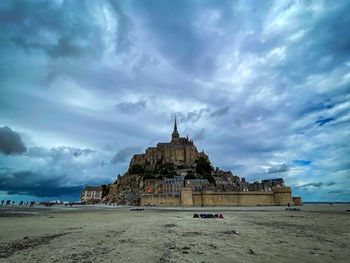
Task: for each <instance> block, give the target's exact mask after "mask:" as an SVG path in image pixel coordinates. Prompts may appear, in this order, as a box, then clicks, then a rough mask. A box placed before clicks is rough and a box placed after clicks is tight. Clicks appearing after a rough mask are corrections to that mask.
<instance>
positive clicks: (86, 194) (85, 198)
mask: <svg viewBox="0 0 350 263" xmlns="http://www.w3.org/2000/svg"><path fill="white" fill-rule="evenodd" d="M101 199H102V187H101V186H92V185H87V186H85V187H84V189H83V191H82V192H81V195H80V201H82V202H87V203H97V202H100V201H101Z"/></svg>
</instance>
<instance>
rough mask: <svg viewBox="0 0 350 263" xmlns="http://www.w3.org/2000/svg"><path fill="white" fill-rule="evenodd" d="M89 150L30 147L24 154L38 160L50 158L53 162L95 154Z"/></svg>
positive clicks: (63, 147) (61, 147) (62, 147)
mask: <svg viewBox="0 0 350 263" xmlns="http://www.w3.org/2000/svg"><path fill="white" fill-rule="evenodd" d="M95 152H96V151H93V150H91V149H79V148H73V147H65V146H60V147H55V148H50V149H48V148H44V147H30V148H29V149H28V152H27V153H26V154H25V155H26V156H29V157H38V158H48V157H50V158H52V159H53V160H58V159H70V158H73V157H74V158H79V157H82V156H87V155H90V154H92V153H95Z"/></svg>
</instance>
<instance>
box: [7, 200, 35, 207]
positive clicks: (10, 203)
mask: <svg viewBox="0 0 350 263" xmlns="http://www.w3.org/2000/svg"><path fill="white" fill-rule="evenodd" d="M15 204H16V201H15V200H12V202H11V200H7V201H6V202H5V200H1V206H3V205H12V206H14V205H15ZM34 204H35V202H34V201H32V202H23V201H20V202H19V203H18V205H30V206H33V205H34Z"/></svg>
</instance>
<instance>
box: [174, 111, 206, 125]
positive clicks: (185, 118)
mask: <svg viewBox="0 0 350 263" xmlns="http://www.w3.org/2000/svg"><path fill="white" fill-rule="evenodd" d="M208 112H210V110H209V109H208V108H203V109H200V110H194V111H189V112H187V113H185V114H184V113H181V112H180V113H177V114H176V118H177V120H178V121H179V122H180V123H186V122H192V123H193V122H197V121H198V120H199V119H200V118H202V116H204V115H205V114H207V113H208Z"/></svg>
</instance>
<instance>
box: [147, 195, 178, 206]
mask: <svg viewBox="0 0 350 263" xmlns="http://www.w3.org/2000/svg"><path fill="white" fill-rule="evenodd" d="M180 201H181V200H180V198H179V197H172V196H168V195H152V194H149V195H142V198H141V206H181V202H180Z"/></svg>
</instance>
